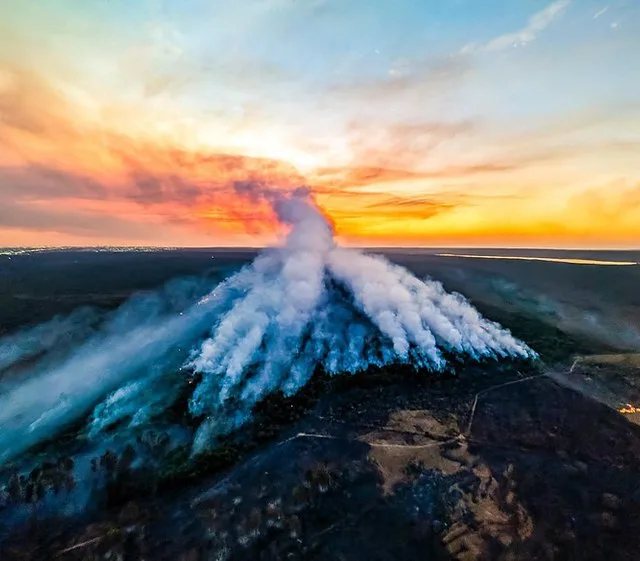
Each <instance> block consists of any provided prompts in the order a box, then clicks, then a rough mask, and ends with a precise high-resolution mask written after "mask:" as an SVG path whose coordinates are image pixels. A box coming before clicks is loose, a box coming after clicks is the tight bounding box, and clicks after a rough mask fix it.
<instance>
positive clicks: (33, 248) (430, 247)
mask: <svg viewBox="0 0 640 561" xmlns="http://www.w3.org/2000/svg"><path fill="white" fill-rule="evenodd" d="M270 247H277V246H272V245H256V246H249V245H238V246H215V245H211V246H207V245H202V246H200V245H194V246H186V245H185V246H170V245H57V246H54V245H51V246H45V245H42V246H37V245H35V246H26V245H20V246H18V245H15V246H13V245H6V246H0V250H16V251H20V250H22V251H56V250H73V249H88V250H92V249H94V250H96V249H100V250H131V249H137V250H140V249H145V250H165V251H171V250H173V251H175V250H187V251H188V250H205V251H206V250H230V251H233V250H237V251H243V250H246V251H260V250H264V249H269V248H270ZM345 247H349V248H353V249H384V250H394V249H395V250H422V251H425V250H433V251H437V250H442V249H448V250H463V249H471V250H480V251H483V250H496V249H497V250H509V251H512V250H513V251H640V246H639V247H577V246H569V247H557V246H555V247H552V246H499V245H481V246H480V245H478V246H474V245H428V246H427V245H424V246H418V245H349V246H345Z"/></svg>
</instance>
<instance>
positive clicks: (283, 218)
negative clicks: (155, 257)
mask: <svg viewBox="0 0 640 561" xmlns="http://www.w3.org/2000/svg"><path fill="white" fill-rule="evenodd" d="M238 191H239V192H242V193H243V194H245V195H246V196H248V197H250V198H254V199H255V198H261V199H262V200H266V201H267V202H268V203H269V204H270V205H271V206H272V208H273V210H274V213H275V214H276V216H277V218H278V220H279V221H280V222H281V223H282V224H284V225H286V226H288V227H289V234H288V236H287V238H286V241H285V243H284V244H283V245H282V246H281V247H278V248H274V249H270V250H267V251H265V252H264V253H263V254H262V255H260V256H259V257H258V258H257V259H256V260H255V261H254V262H253V263H251V264H250V265H248V266H246V267H245V268H243V269H242V270H240V271H239V272H238V273H236V274H234V275H232V276H231V277H229V278H228V279H227V280H225V281H224V282H222V283H220V284H219V285H218V286H217V287H216V288H215V290H213V291H212V292H211V293H210V294H209V295H207V296H206V297H205V298H203V299H201V300H200V301H198V302H197V303H196V304H194V305H192V306H190V307H187V308H186V309H185V310H184V311H183V312H182V313H181V314H180V315H176V314H170V313H167V314H163V315H158V316H152V320H149V319H148V318H147V319H145V318H144V314H142V315H140V314H138V315H136V314H133V315H129V316H127V315H126V314H122V313H120V314H117V315H116V316H115V318H114V320H113V321H112V322H110V324H109V326H110V327H109V329H108V330H107V331H106V332H105V333H104V334H102V335H101V336H96V337H93V338H91V339H90V340H89V341H87V342H86V343H85V344H83V345H82V346H80V347H79V348H78V349H77V350H76V351H74V352H73V353H72V354H71V355H70V356H69V358H68V359H67V360H66V361H63V362H62V363H60V364H58V365H57V366H55V367H54V368H50V369H48V370H46V371H44V372H41V373H38V374H37V375H34V376H32V377H31V378H30V379H28V380H27V381H25V382H22V383H20V384H19V385H16V386H14V387H11V388H4V389H3V392H2V396H1V397H0V426H2V427H3V431H2V433H1V434H0V451H2V452H0V462H1V461H4V460H6V459H7V458H9V457H12V456H14V455H15V454H17V453H19V452H20V451H22V450H24V449H25V448H27V447H28V446H30V445H32V444H35V443H37V442H39V441H40V440H42V439H44V438H47V437H49V436H51V434H52V433H53V432H54V431H56V430H58V429H59V428H60V427H61V426H63V425H64V424H65V423H67V422H69V421H72V420H74V419H78V418H80V417H81V416H82V415H85V414H86V413H87V412H88V411H89V410H90V409H91V408H93V413H92V414H91V416H90V420H89V434H90V435H92V436H97V435H99V434H100V432H101V431H102V430H104V429H105V428H106V427H109V426H111V425H113V423H114V422H116V421H127V422H128V423H129V424H130V425H139V424H141V423H145V422H147V421H148V420H150V419H151V418H153V417H154V416H156V415H158V414H160V413H161V412H162V410H163V409H165V408H166V407H168V406H169V405H171V403H172V401H173V400H174V399H175V395H174V394H175V393H176V384H175V382H176V378H175V376H176V372H178V375H181V376H185V375H187V374H186V373H192V372H195V373H196V374H198V379H199V383H198V384H197V386H196V387H195V389H194V391H193V394H192V396H191V399H190V402H189V409H190V412H191V414H192V415H193V416H194V417H196V418H204V419H205V420H204V422H203V423H202V425H201V426H200V429H199V430H198V431H197V434H196V436H195V438H194V451H196V452H198V451H200V450H202V449H205V448H207V447H209V446H212V445H213V444H214V443H215V439H216V437H217V436H220V435H223V434H227V433H229V432H231V431H233V430H235V429H237V428H238V427H240V426H241V425H242V424H243V423H245V422H246V421H247V419H249V418H250V416H251V411H252V409H253V407H254V406H255V404H256V403H257V402H258V401H260V400H261V399H263V398H264V397H265V396H267V395H269V394H270V393H272V392H275V391H278V390H279V391H282V392H284V393H285V394H287V395H291V394H294V393H296V392H297V391H298V390H299V389H300V388H301V387H302V386H304V384H305V383H306V382H307V381H308V380H309V378H310V377H311V376H312V374H313V372H314V370H315V369H316V368H318V367H320V368H322V369H324V370H325V371H327V372H329V373H332V374H338V373H354V372H357V371H363V370H366V369H367V368H368V367H369V366H372V365H378V366H383V365H388V364H391V363H395V362H401V363H407V364H413V365H414V366H415V367H416V368H424V369H429V370H434V371H437V370H442V369H443V368H445V367H446V365H447V356H451V355H457V356H461V357H470V358H476V359H479V358H493V359H500V358H505V357H520V358H531V357H534V356H535V353H534V352H533V351H532V350H531V349H529V348H528V347H527V346H526V345H525V344H523V343H521V342H519V341H517V340H516V339H514V338H513V337H512V336H511V334H510V333H509V332H508V331H507V330H505V329H503V328H502V327H501V326H499V325H497V324H495V323H493V322H490V321H488V320H486V319H484V318H482V317H481V316H480V314H479V313H478V312H477V311H476V310H475V309H474V308H473V307H472V306H471V305H470V304H469V302H468V301H467V300H465V299H464V298H463V297H462V296H460V295H458V294H449V293H447V292H445V290H444V289H443V287H442V286H441V284H440V283H438V282H435V281H433V280H429V279H427V280H425V281H421V280H419V279H418V278H416V277H415V276H414V275H412V274H411V273H410V272H409V271H407V270H406V269H403V268H401V267H398V266H395V265H393V264H391V263H389V262H388V261H387V260H385V259H384V258H382V257H379V256H374V255H367V254H364V253H361V252H359V251H356V250H349V249H345V248H341V247H339V246H337V245H336V244H335V241H334V230H333V226H332V224H331V223H330V221H329V220H327V218H326V217H325V216H324V215H323V213H322V212H321V211H320V209H319V208H318V207H317V205H316V204H315V202H314V201H313V198H312V196H311V194H310V193H309V192H308V191H307V190H305V189H298V190H296V191H294V192H292V193H289V194H280V193H278V192H276V191H273V190H270V189H266V188H262V187H260V186H255V185H252V184H242V185H238ZM207 332H208V336H207V335H206V334H207ZM1 345H2V343H0V347H1ZM180 365H182V366H184V367H185V368H184V369H183V371H182V372H181V371H180V370H179V369H178V367H179V366H180ZM185 372H186V373H185ZM96 403H98V405H97V406H95V405H96Z"/></svg>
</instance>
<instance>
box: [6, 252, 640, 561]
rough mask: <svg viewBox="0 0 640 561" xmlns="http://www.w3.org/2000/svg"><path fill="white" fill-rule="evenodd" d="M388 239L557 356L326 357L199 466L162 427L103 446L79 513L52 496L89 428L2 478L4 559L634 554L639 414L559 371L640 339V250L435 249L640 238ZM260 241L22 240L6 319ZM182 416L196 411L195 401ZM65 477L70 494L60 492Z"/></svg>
mask: <svg viewBox="0 0 640 561" xmlns="http://www.w3.org/2000/svg"><path fill="white" fill-rule="evenodd" d="M372 251H375V252H376V253H383V254H385V255H386V256H387V257H388V258H389V259H390V260H391V261H393V262H395V263H398V264H400V265H403V266H405V267H407V268H408V269H410V270H411V271H412V272H414V273H415V274H417V275H418V276H420V277H422V276H427V275H428V276H430V277H432V278H435V279H437V280H439V281H441V282H442V283H443V285H444V286H445V288H446V289H447V290H450V291H457V292H460V293H462V294H464V295H465V296H466V297H468V298H469V299H470V300H471V302H472V303H473V305H474V306H476V307H477V308H478V309H479V310H480V312H481V313H482V314H484V315H485V316H486V317H488V318H490V319H492V320H494V321H497V322H499V323H501V324H502V325H503V326H505V327H507V328H508V329H510V330H511V331H512V333H513V334H514V335H515V336H516V337H518V338H520V339H522V340H523V341H524V342H525V343H527V344H528V345H530V346H531V347H532V348H533V349H534V350H536V351H537V352H538V353H539V354H540V358H541V360H540V362H539V363H538V364H535V365H530V364H489V365H477V364H472V365H461V366H460V368H459V369H458V371H456V372H454V373H452V374H448V375H445V376H441V377H437V378H435V379H433V378H430V377H425V376H421V375H420V374H419V373H416V372H413V371H410V369H403V368H383V369H378V370H375V371H373V370H372V371H371V372H367V373H364V374H362V375H360V374H359V375H356V376H353V377H349V376H345V377H341V376H337V377H335V378H332V379H330V378H329V377H327V376H325V375H324V374H323V373H322V372H318V373H317V374H316V376H315V377H314V379H313V380H312V382H311V383H309V384H308V385H307V387H305V388H304V389H303V390H302V391H301V392H300V393H299V394H297V395H296V396H294V397H293V398H284V397H283V396H281V395H274V396H272V397H270V398H269V399H267V400H265V401H264V402H262V403H260V404H259V406H258V407H257V409H256V411H255V422H254V423H252V424H251V425H249V426H247V427H246V428H245V429H243V430H242V431H241V432H240V433H239V434H234V435H231V436H230V437H229V438H228V439H227V440H225V441H224V442H222V443H221V445H220V447H219V448H218V449H217V450H215V451H213V452H211V453H209V454H207V455H205V456H203V457H202V458H199V459H198V461H197V462H193V461H190V460H189V458H188V454H187V451H186V450H185V449H180V448H179V449H176V450H173V451H171V452H170V453H168V454H166V453H165V452H164V451H162V449H163V446H164V444H165V439H164V437H163V435H162V432H161V430H160V431H156V432H155V433H154V434H153V435H152V436H151V437H149V439H148V441H145V442H144V443H142V444H144V446H146V447H147V448H148V449H149V452H148V457H147V458H146V460H149V459H150V463H149V462H147V463H146V464H145V465H144V467H143V468H142V469H134V468H135V465H136V464H135V461H136V460H135V458H134V457H133V452H132V451H131V450H127V449H125V450H124V451H122V450H118V451H117V452H113V451H112V450H103V451H101V452H100V455H99V456H96V458H94V459H93V460H92V461H95V470H94V475H93V476H92V477H95V479H96V484H95V485H93V484H89V488H91V489H92V491H91V493H92V495H91V498H90V501H89V504H90V505H91V508H89V509H88V510H87V511H86V512H83V513H82V514H78V513H77V512H75V513H74V514H73V515H70V516H66V515H64V513H63V509H62V508H60V509H59V510H56V508H58V507H55V506H53V507H52V506H51V505H60V504H63V503H64V501H71V502H72V501H73V500H74V492H76V491H75V490H77V489H83V488H87V483H86V482H82V481H73V477H72V473H73V471H74V468H73V466H72V464H70V463H69V458H70V457H71V456H72V455H73V451H74V449H75V446H76V444H75V439H76V438H77V435H76V432H75V431H76V430H77V427H74V426H71V427H67V429H66V430H65V431H64V432H63V433H62V434H60V435H57V436H56V437H55V438H54V439H52V440H51V441H50V442H46V443H44V444H43V446H42V447H41V449H39V450H32V451H30V454H32V455H33V457H35V458H36V459H37V458H39V457H40V456H42V457H44V458H55V461H53V463H52V462H51V461H50V460H48V459H45V461H44V463H42V464H37V465H36V467H34V468H33V470H32V471H31V472H30V473H26V474H25V480H24V482H22V483H20V484H19V485H18V484H15V485H14V487H16V485H17V487H19V488H20V489H17V488H11V487H10V486H9V487H7V486H5V487H4V488H3V489H1V490H2V492H1V493H0V559H2V561H4V560H5V559H7V560H22V561H26V560H32V559H43V560H44V559H52V558H59V559H63V560H84V559H107V558H110V559H131V560H138V559H154V560H160V559H167V560H169V559H171V560H176V559H179V560H185V561H187V560H205V559H221V560H222V559H229V560H234V559H270V560H275V559H300V560H302V559H312V560H318V561H320V560H325V559H327V560H328V559H332V560H333V559H343V560H351V559H355V560H365V559H366V560H369V559H381V560H392V559H393V560H397V559H401V560H404V559H407V560H409V559H411V560H413V559H416V558H423V557H424V556H425V555H426V556H428V557H427V558H430V559H438V560H461V561H462V560H469V559H486V560H489V559H505V560H506V559H548V560H552V559H594V560H596V559H602V558H604V557H605V556H606V558H608V559H620V560H623V559H625V560H626V559H633V558H635V557H634V556H635V555H636V553H637V551H638V550H639V549H640V537H639V536H640V516H638V510H637V504H639V503H638V501H640V478H639V477H638V475H637V464H638V461H639V460H640V430H639V427H638V426H636V425H635V424H633V423H630V422H629V421H628V420H627V419H626V418H625V417H624V416H623V415H621V414H619V413H618V412H617V411H616V410H615V409H612V408H611V407H607V406H604V405H603V404H602V403H599V402H597V401H595V400H594V399H592V398H591V397H589V392H588V391H574V390H573V389H569V388H567V387H565V386H563V385H561V384H559V383H558V382H557V378H558V377H557V376H556V374H564V373H566V372H568V371H569V369H570V368H571V366H572V364H573V365H574V366H575V363H574V360H575V357H577V356H582V355H593V354H599V353H601V354H605V353H607V354H612V353H616V354H617V353H623V354H624V353H633V352H638V351H639V350H640V335H639V332H640V292H639V291H638V287H639V286H640V265H633V266H604V265H575V264H567V263H552V262H543V261H514V260H499V259H498V260H494V259H486V260H485V259H471V258H463V257H459V258H456V257H439V256H437V255H436V253H454V252H456V253H460V254H485V255H505V256H532V257H552V258H563V259H564V258H569V259H586V260H603V261H640V251H635V252H631V251H629V252H622V251H619V252H612V251H548V250H495V249H491V250H482V251H481V250H472V249H460V250H451V249H443V250H435V249H434V250H431V249H429V250H416V249H412V250H399V249H393V250H372ZM257 253H258V250H256V249H167V250H144V251H141V250H131V251H122V250H118V251H108V250H100V251H96V250H91V249H82V250H80V249H73V250H72V249H69V250H51V251H34V252H23V253H16V252H14V253H11V254H7V253H5V254H1V255H0V335H7V334H11V333H15V332H18V331H20V330H22V329H24V328H26V327H29V326H33V325H36V324H38V323H41V322H43V321H47V320H49V319H51V318H53V317H55V316H56V315H65V314H69V313H71V312H72V311H74V310H76V309H78V308H82V307H88V308H92V309H94V310H97V311H98V312H102V311H104V312H106V311H109V310H112V309H115V308H117V307H118V306H119V305H120V304H122V303H123V302H125V301H126V300H127V299H128V298H130V297H131V296H132V295H134V294H136V293H140V292H147V291H153V290H155V289H157V288H159V287H161V286H162V285H163V284H165V283H167V282H169V281H171V280H172V279H176V278H187V279H200V280H201V283H202V286H210V285H213V284H215V283H216V282H218V281H221V280H222V279H224V278H225V277H227V276H228V275H229V274H231V273H232V272H234V271H236V270H238V269H239V268H241V267H242V266H243V265H244V264H246V263H248V262H250V261H251V260H252V259H253V258H254V257H255V256H256V254H257ZM576 374H577V375H578V376H581V378H580V379H578V380H574V386H575V387H578V389H580V387H581V386H585V387H588V386H589V383H591V382H588V380H597V381H598V383H600V382H602V383H603V384H604V385H605V386H606V383H607V379H609V378H608V377H610V378H612V379H613V377H615V378H616V383H617V384H618V386H620V387H622V386H624V388H628V387H629V384H631V387H633V388H638V392H640V383H637V384H636V381H637V380H639V379H640V376H639V373H638V371H637V369H633V368H629V369H627V370H624V369H621V368H617V367H615V366H608V367H606V368H601V367H598V368H595V367H587V366H585V367H584V368H583V370H581V367H580V366H579V367H577V368H576ZM621 379H622V380H623V381H624V383H623V382H620V380H621ZM585 380H587V382H588V383H587V382H585ZM629 380H631V382H629ZM625 384H626V385H625ZM634 384H635V385H634ZM618 386H617V387H618ZM572 387H573V386H572ZM634 391H635V390H634ZM627 395H630V396H632V397H627V399H629V400H631V399H633V396H635V395H638V396H640V393H636V394H634V393H633V392H631V393H629V394H627ZM479 396H480V397H479ZM172 415H175V417H176V418H181V416H182V415H184V411H182V410H181V409H180V405H179V404H178V405H177V406H176V408H175V410H173V411H172ZM142 444H141V445H142ZM87 461H88V460H87ZM92 465H93V464H92ZM11 469H12V468H11V466H8V467H7V466H4V468H3V470H0V475H1V476H2V477H3V478H4V479H3V481H6V480H7V479H6V477H5V476H10V475H11V473H10V472H11ZM5 472H6V473H5ZM47 478H48V479H47ZM49 480H51V482H52V483H51V485H52V486H53V487H56V486H57V487H59V489H57V490H55V489H54V490H55V495H56V497H55V498H52V499H51V500H49V499H47V498H46V497H45V499H44V500H40V498H39V495H38V493H39V489H40V488H42V489H43V491H42V492H43V493H45V491H44V486H45V483H43V482H46V485H50V482H49ZM9 481H11V479H9ZM91 485H93V487H92V486H91ZM39 486H40V487H39ZM83 486H84V487H83ZM0 487H2V483H1V482H0ZM74 489H75V490H74ZM48 492H49V491H48V487H47V490H46V493H48ZM52 492H53V491H52ZM12 493H13V494H14V495H16V496H17V497H18V499H16V500H18V501H23V502H24V503H25V507H24V508H25V509H26V510H24V512H25V513H26V516H25V517H23V518H22V519H21V521H20V524H19V525H18V526H16V525H15V524H14V522H13V520H9V518H8V515H6V514H3V513H6V512H9V511H8V510H3V508H4V507H6V506H7V505H10V504H11V500H13V499H12V498H11V497H12ZM47 500H49V502H47ZM3 501H4V503H3ZM56 501H57V502H56ZM47 505H48V506H47Z"/></svg>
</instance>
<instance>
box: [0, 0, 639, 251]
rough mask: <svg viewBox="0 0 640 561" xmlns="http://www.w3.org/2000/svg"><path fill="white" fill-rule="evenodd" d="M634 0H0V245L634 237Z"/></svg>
mask: <svg viewBox="0 0 640 561" xmlns="http://www.w3.org/2000/svg"><path fill="white" fill-rule="evenodd" d="M639 30H640V2H639V1H638V0H613V1H610V2H607V1H606V0H603V1H599V0H557V1H555V2H551V3H549V2H548V1H546V0H517V1H515V0H225V1H222V0H179V1H178V0H175V1H169V0H0V246H58V245H83V246H93V245H160V246H229V245H262V244H266V243H271V242H272V241H273V240H274V239H275V236H276V235H277V234H278V231H277V229H276V230H274V227H275V226H274V223H273V218H272V216H271V214H270V212H269V210H268V209H267V208H264V207H262V206H260V205H257V206H256V204H255V203H252V202H251V201H249V200H246V199H245V198H243V196H242V194H241V193H240V192H239V190H238V189H237V188H236V187H235V186H237V185H238V183H239V182H240V183H242V182H247V181H251V182H262V183H265V184H268V185H270V186H272V187H274V188H279V189H282V190H288V189H292V188H295V187H296V186H299V185H308V186H309V187H310V188H311V190H312V191H313V192H314V194H315V197H316V200H317V201H318V203H319V204H320V205H321V206H322V207H323V208H324V210H325V211H326V213H327V214H328V215H329V216H330V217H331V219H332V220H333V221H334V223H335V225H336V229H337V232H338V235H339V237H340V239H341V240H343V241H344V242H345V243H347V244H351V245H366V246H501V247H518V246H522V247H594V248H595V247H610V248H625V247H629V248H630V247H635V248H638V247H640V57H639V55H638V53H640V31H639Z"/></svg>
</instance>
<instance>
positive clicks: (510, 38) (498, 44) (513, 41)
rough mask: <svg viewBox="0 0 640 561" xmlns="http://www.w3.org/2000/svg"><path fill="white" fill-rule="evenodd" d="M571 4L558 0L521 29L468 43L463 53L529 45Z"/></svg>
mask: <svg viewBox="0 0 640 561" xmlns="http://www.w3.org/2000/svg"><path fill="white" fill-rule="evenodd" d="M569 4H571V0H556V1H555V2H552V3H551V4H549V5H548V6H547V7H546V8H544V9H543V10H540V11H539V12H537V13H535V14H534V15H533V16H531V17H530V18H529V21H528V22H527V24H526V25H525V26H524V27H522V28H521V29H518V30H517V31H513V32H510V33H505V34H504V35H500V36H498V37H495V38H493V39H491V40H490V41H487V42H486V43H484V44H480V45H478V44H476V43H468V44H467V45H465V46H464V47H463V49H462V53H463V54H465V53H471V52H475V51H487V52H495V51H503V50H505V49H508V48H511V47H520V46H524V45H527V44H528V43H531V42H532V41H534V40H535V39H536V38H537V37H538V34H539V33H540V32H542V31H544V30H545V29H547V28H548V27H549V26H550V25H551V24H553V23H554V22H555V21H556V20H557V19H558V18H559V17H561V16H562V14H563V13H564V12H565V11H566V9H567V8H568V7H569Z"/></svg>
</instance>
